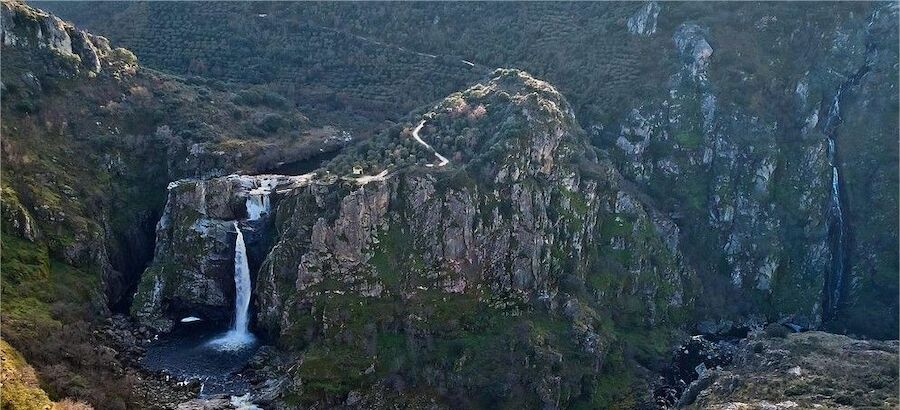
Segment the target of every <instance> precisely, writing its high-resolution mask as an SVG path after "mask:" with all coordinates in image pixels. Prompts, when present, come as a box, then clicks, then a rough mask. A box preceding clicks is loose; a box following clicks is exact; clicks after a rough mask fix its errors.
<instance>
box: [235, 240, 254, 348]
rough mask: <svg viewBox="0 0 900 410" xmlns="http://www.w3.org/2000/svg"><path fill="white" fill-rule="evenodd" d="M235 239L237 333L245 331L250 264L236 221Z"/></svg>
mask: <svg viewBox="0 0 900 410" xmlns="http://www.w3.org/2000/svg"><path fill="white" fill-rule="evenodd" d="M234 228H235V229H236V230H237V241H236V242H235V245H234V293H235V296H234V328H233V330H234V331H235V332H237V333H248V332H247V311H248V310H249V309H250V266H249V265H248V264H247V246H246V245H245V244H244V234H243V233H242V232H241V228H240V227H238V225H237V222H235V223H234Z"/></svg>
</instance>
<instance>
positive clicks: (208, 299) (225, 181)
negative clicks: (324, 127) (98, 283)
mask: <svg viewBox="0 0 900 410" xmlns="http://www.w3.org/2000/svg"><path fill="white" fill-rule="evenodd" d="M305 179H306V178H304V177H287V176H280V175H261V176H243V175H230V176H227V177H221V178H214V179H208V180H179V181H176V182H173V183H171V184H169V187H168V199H167V201H166V206H165V210H164V211H163V214H162V217H161V218H160V220H159V223H158V224H157V227H156V250H155V252H154V256H153V261H152V263H151V264H150V266H149V267H148V268H147V270H146V271H145V272H144V273H143V275H142V276H141V283H140V285H139V287H138V291H137V294H136V295H135V298H134V302H133V304H132V314H133V315H134V316H136V317H137V318H138V319H139V321H140V322H141V323H142V324H144V325H146V326H149V327H151V328H154V329H156V330H157V331H163V332H168V331H170V330H171V329H172V327H173V323H174V322H176V321H177V320H179V319H181V318H184V317H189V316H192V317H196V318H199V319H203V320H207V321H212V322H214V323H224V324H227V323H228V321H229V320H230V319H231V312H232V311H233V307H234V293H235V289H234V287H235V284H234V279H233V278H234V257H235V238H236V234H237V231H236V229H242V230H246V231H248V232H247V235H245V236H246V237H248V242H249V243H248V245H249V246H251V247H252V246H254V245H255V244H257V243H260V242H263V240H264V238H263V236H262V234H263V230H264V229H265V227H266V226H267V222H268V216H269V215H268V214H269V213H270V212H271V209H270V205H268V204H269V203H270V202H269V201H270V200H271V198H270V196H275V195H278V193H277V190H279V189H290V188H291V187H293V186H295V185H298V184H302V183H305ZM254 196H259V197H260V198H259V201H258V202H259V203H260V204H262V203H263V199H264V200H265V203H266V205H265V206H263V205H260V208H258V209H257V208H254V206H255V204H256V202H254V200H255V198H254Z"/></svg>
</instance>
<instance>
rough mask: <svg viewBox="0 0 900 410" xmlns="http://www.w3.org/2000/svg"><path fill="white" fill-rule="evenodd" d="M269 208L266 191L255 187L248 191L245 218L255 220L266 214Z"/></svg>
mask: <svg viewBox="0 0 900 410" xmlns="http://www.w3.org/2000/svg"><path fill="white" fill-rule="evenodd" d="M269 208H271V204H270V203H269V193H268V192H263V191H262V190H256V189H254V190H252V191H250V196H249V197H247V219H249V220H251V221H255V220H257V219H259V218H260V217H262V216H263V215H264V214H268V213H269Z"/></svg>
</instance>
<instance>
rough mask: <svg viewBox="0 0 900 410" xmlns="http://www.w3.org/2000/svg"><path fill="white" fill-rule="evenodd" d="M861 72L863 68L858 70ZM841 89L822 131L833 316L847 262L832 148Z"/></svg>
mask: <svg viewBox="0 0 900 410" xmlns="http://www.w3.org/2000/svg"><path fill="white" fill-rule="evenodd" d="M861 72H862V73H861V74H858V76H862V75H864V74H865V71H863V70H861ZM843 92H844V87H843V86H842V87H841V88H840V89H838V91H837V93H836V94H835V96H834V99H833V100H832V102H831V107H830V110H829V112H828V118H827V119H826V121H825V126H824V131H825V133H826V135H827V138H828V163H829V165H831V200H830V202H831V205H830V212H831V222H830V228H829V235H830V236H831V241H832V259H831V276H830V277H829V278H828V280H827V281H826V282H825V305H824V316H825V318H826V319H827V318H833V317H834V316H835V315H836V314H837V311H838V309H839V308H840V303H841V297H842V293H843V289H844V273H845V272H844V270H845V269H846V265H847V258H846V252H847V245H846V243H845V242H846V241H845V237H844V236H845V234H846V231H847V227H846V226H845V224H844V210H843V207H842V205H841V184H840V182H841V175H840V171H838V160H837V151H836V150H835V144H834V135H835V134H836V128H837V126H838V125H840V124H841V122H842V119H841V95H842V94H843Z"/></svg>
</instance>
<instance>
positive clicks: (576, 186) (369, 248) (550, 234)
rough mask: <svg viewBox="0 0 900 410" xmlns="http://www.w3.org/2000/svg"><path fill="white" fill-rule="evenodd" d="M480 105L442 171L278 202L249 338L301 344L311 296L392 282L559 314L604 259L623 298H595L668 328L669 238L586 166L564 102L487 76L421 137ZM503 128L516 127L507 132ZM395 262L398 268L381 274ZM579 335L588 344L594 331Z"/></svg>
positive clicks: (606, 174) (614, 291) (673, 283)
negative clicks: (614, 270)
mask: <svg viewBox="0 0 900 410" xmlns="http://www.w3.org/2000/svg"><path fill="white" fill-rule="evenodd" d="M479 106H483V107H489V108H488V109H487V113H486V114H485V117H484V118H483V119H480V120H478V119H476V120H473V121H474V122H473V124H474V125H476V126H478V127H482V128H481V129H480V130H479V131H480V132H479V133H478V134H477V135H475V134H472V135H470V136H467V137H464V138H467V140H466V141H465V142H464V145H465V146H469V147H474V149H473V150H472V151H469V152H465V153H459V154H456V155H455V158H456V160H455V161H453V162H450V163H449V164H448V165H446V166H445V167H442V168H441V169H438V168H424V169H416V168H411V169H396V170H391V172H390V173H389V174H388V176H387V177H385V178H383V179H381V180H378V181H374V182H369V183H367V184H364V185H360V184H357V183H352V182H351V181H336V182H334V183H324V184H310V185H307V186H304V187H301V188H299V189H296V190H294V191H292V192H290V193H289V194H288V195H287V196H286V197H285V198H284V199H282V201H281V203H280V204H279V206H278V208H277V211H276V212H277V220H278V228H277V231H278V232H279V236H278V238H277V239H276V245H275V246H274V247H273V248H272V251H271V252H270V253H269V255H268V257H267V259H266V261H265V262H264V263H263V266H262V267H261V269H260V272H259V280H258V281H257V283H256V292H257V299H256V301H257V307H258V309H257V315H258V323H259V326H260V327H261V328H263V329H265V330H267V331H268V332H270V333H271V334H274V335H279V334H282V335H284V334H291V333H294V332H297V331H302V330H300V329H297V326H301V325H302V326H309V322H308V320H306V318H307V317H309V315H311V314H315V312H316V311H317V310H318V309H320V308H319V307H318V306H317V303H318V302H317V301H318V300H320V298H321V297H322V296H323V295H326V294H329V293H330V292H340V294H342V295H343V294H347V295H355V296H360V297H364V298H390V297H394V296H397V295H399V294H403V293H404V292H406V291H404V290H403V289H405V287H406V286H408V285H403V283H416V284H417V285H416V286H419V287H421V289H429V290H434V291H437V292H443V293H446V294H448V295H453V294H470V295H477V294H481V293H482V292H485V291H486V292H488V294H491V295H504V296H503V297H511V298H513V299H514V300H520V301H523V302H529V303H530V302H536V303H546V304H548V305H550V306H559V307H560V308H562V307H563V306H566V303H567V302H566V300H565V297H564V296H563V294H562V293H561V292H560V290H559V286H560V282H561V281H562V280H564V278H565V277H569V276H573V277H580V278H584V279H580V280H588V279H589V278H590V277H591V276H592V275H596V274H598V273H597V272H598V270H596V269H595V267H596V266H597V264H599V263H605V262H603V261H604V260H606V259H605V258H608V257H609V256H608V255H610V254H616V255H618V256H616V257H617V258H620V259H617V260H618V262H617V263H620V264H621V265H620V266H621V267H620V268H618V269H620V272H621V274H623V275H626V276H632V279H629V282H632V280H633V282H632V283H633V287H625V285H624V283H620V282H615V281H613V282H612V283H610V284H609V287H608V288H603V289H597V293H596V294H595V297H596V298H598V300H602V299H604V298H611V299H613V300H615V299H617V298H622V299H625V298H628V299H631V298H634V299H635V300H636V303H639V304H641V305H642V306H644V307H645V309H646V311H647V312H649V314H648V315H647V316H646V321H647V323H657V322H664V321H668V320H671V317H670V315H671V314H672V313H673V312H674V311H677V310H679V309H681V308H682V307H683V306H684V305H685V303H687V302H688V301H689V299H690V297H691V296H688V294H690V290H685V289H686V288H690V287H691V284H690V282H691V281H692V280H693V274H692V272H691V270H690V269H688V268H686V267H685V266H684V265H683V264H682V256H681V254H680V252H679V250H678V246H677V243H678V228H677V226H675V225H674V224H673V223H672V222H671V221H670V220H669V219H668V218H667V217H666V216H664V215H663V214H661V213H659V212H658V211H656V210H655V209H654V208H653V207H652V206H649V205H647V204H646V203H644V202H642V201H641V200H640V199H639V198H638V197H637V196H635V195H633V194H632V193H631V192H629V191H628V189H626V188H625V187H623V186H622V185H620V183H621V177H620V176H619V175H618V173H617V172H616V171H615V170H614V169H613V168H611V167H610V164H608V163H607V162H605V161H602V160H600V159H598V158H597V157H596V156H594V155H593V153H592V152H591V150H590V149H589V148H588V146H587V143H586V141H585V139H584V138H585V134H584V132H583V131H582V130H581V129H580V128H579V127H578V125H577V122H576V121H575V120H574V117H573V114H572V111H571V109H570V108H569V106H568V103H567V102H566V100H565V99H564V98H563V97H562V96H561V95H560V94H559V93H558V92H557V91H556V90H555V88H553V87H552V86H550V85H549V84H547V83H546V82H543V81H540V80H537V79H534V78H533V77H531V76H530V75H528V74H526V73H523V72H519V71H515V70H505V71H504V70H500V71H498V72H496V73H495V77H494V78H493V79H492V80H491V81H489V82H487V83H486V84H481V85H477V86H475V87H473V88H471V89H468V90H465V91H464V92H462V93H460V94H459V95H454V96H452V97H450V98H448V99H447V100H445V101H443V102H441V103H439V104H438V105H437V106H436V107H435V109H434V110H433V111H430V112H428V113H425V114H424V115H423V118H424V119H425V121H426V123H428V124H432V126H433V128H426V130H428V131H427V132H426V133H425V135H424V136H423V137H422V138H427V139H428V141H431V142H434V141H441V140H442V139H444V138H452V137H454V136H453V135H451V134H444V133H443V131H441V130H442V129H443V128H442V127H443V124H446V123H447V122H448V121H449V120H450V119H451V117H453V116H457V115H466V114H461V111H462V110H464V108H461V107H479ZM492 109H493V110H496V113H495V114H492V113H491V110H492ZM491 115H497V116H502V117H506V118H509V120H508V121H507V123H506V124H504V123H503V121H500V120H498V119H497V117H493V118H490V117H491ZM513 123H519V124H521V125H519V126H517V127H516V128H515V130H516V131H512V130H511V129H509V124H513ZM429 154H430V153H429ZM602 255H607V256H602ZM650 255H653V256H650ZM397 258H399V259H400V260H403V261H404V262H403V264H402V265H401V266H393V265H390V264H385V260H397ZM407 264H409V265H407ZM413 266H415V268H412V267H413ZM404 277H405V278H404ZM414 289H415V288H414ZM623 293H624V294H626V295H627V296H623V295H622V294H623ZM485 297H487V296H485ZM611 303H616V302H611ZM567 309H574V310H573V312H575V311H579V309H582V308H580V307H579V306H578V305H577V304H570V305H569V307H568V308H567ZM294 312H297V313H294ZM573 314H575V313H573ZM314 326H318V325H315V324H314ZM579 332H581V334H583V335H585V337H587V338H588V339H590V338H591V337H589V336H587V335H589V334H592V333H593V330H592V327H591V326H590V325H585V326H583V327H581V328H580V330H579ZM586 348H588V347H586ZM589 349H596V347H593V348H589ZM598 354H599V352H598Z"/></svg>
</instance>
